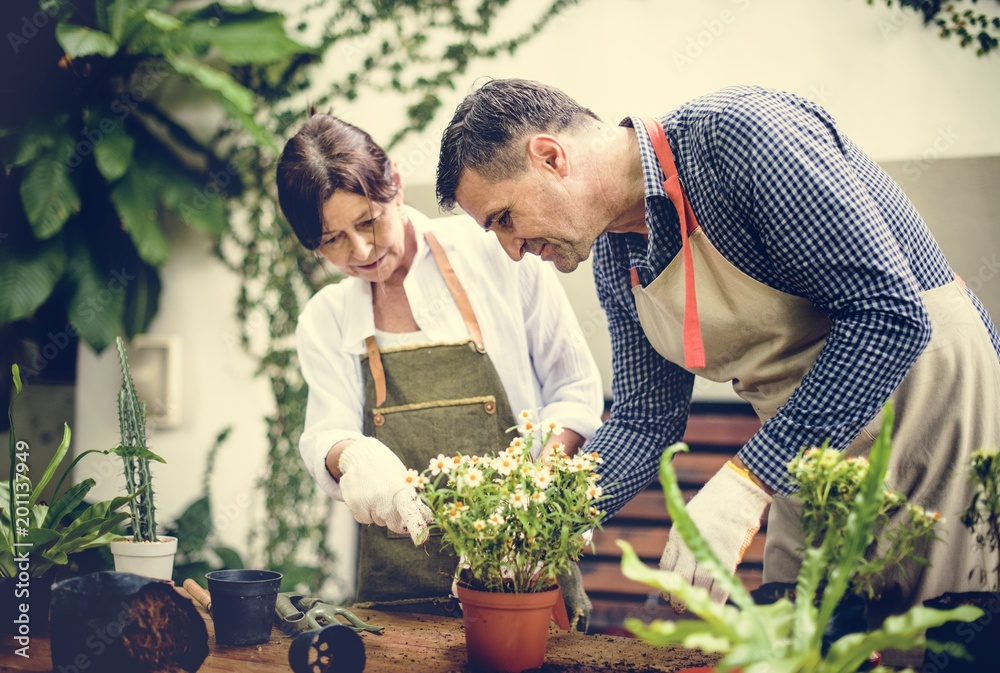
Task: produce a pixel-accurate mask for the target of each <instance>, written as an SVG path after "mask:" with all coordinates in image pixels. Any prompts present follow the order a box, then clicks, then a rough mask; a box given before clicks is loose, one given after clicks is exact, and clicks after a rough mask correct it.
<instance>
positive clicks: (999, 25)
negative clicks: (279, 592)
mask: <svg viewBox="0 0 1000 673" xmlns="http://www.w3.org/2000/svg"><path fill="white" fill-rule="evenodd" d="M867 1H868V4H869V5H871V4H874V1H875V0H867ZM895 2H896V4H898V5H899V6H900V7H907V8H909V9H911V10H913V11H914V12H917V13H918V14H920V15H921V17H922V18H923V21H924V24H925V25H928V24H929V25H934V26H937V27H938V29H939V35H940V36H941V37H942V38H944V39H957V40H958V44H959V46H961V47H963V48H965V47H968V46H970V45H973V46H975V48H976V55H977V56H984V55H985V54H987V53H989V52H991V51H993V50H994V49H997V48H998V46H1000V42H998V38H1000V2H998V1H997V0H983V3H982V5H980V4H979V0H895ZM885 4H886V5H887V6H889V7H892V6H893V0H886V2H885ZM983 5H992V6H993V11H992V13H988V12H987V11H984V10H983Z"/></svg>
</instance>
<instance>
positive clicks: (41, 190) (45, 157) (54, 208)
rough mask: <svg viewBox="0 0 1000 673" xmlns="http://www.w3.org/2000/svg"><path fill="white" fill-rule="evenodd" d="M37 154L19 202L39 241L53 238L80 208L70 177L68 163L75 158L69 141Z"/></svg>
mask: <svg viewBox="0 0 1000 673" xmlns="http://www.w3.org/2000/svg"><path fill="white" fill-rule="evenodd" d="M60 141H61V144H60V145H58V146H56V147H54V148H53V149H51V150H49V151H48V152H45V153H44V154H42V155H40V156H39V157H38V158H37V159H36V160H35V161H34V163H32V164H31V165H30V166H29V167H28V170H27V171H26V173H25V175H24V179H23V180H22V181H21V202H22V204H23V205H24V212H25V214H26V215H27V216H28V221H29V222H31V228H32V230H34V232H35V236H36V237H37V238H39V239H42V240H44V239H46V238H51V237H52V236H55V235H56V234H57V233H59V230H60V229H62V226H63V224H65V223H66V220H68V219H69V216H70V215H72V214H73V213H74V212H76V211H77V210H79V208H80V196H79V195H78V194H77V192H76V187H74V186H73V182H72V181H71V180H70V177H69V168H70V166H69V163H70V162H71V160H72V159H73V158H76V159H77V160H79V158H78V157H76V155H75V147H74V145H73V142H72V139H70V138H68V137H66V138H62V139H60Z"/></svg>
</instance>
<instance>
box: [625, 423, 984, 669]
mask: <svg viewBox="0 0 1000 673" xmlns="http://www.w3.org/2000/svg"><path fill="white" fill-rule="evenodd" d="M892 420H893V414H892V408H891V406H889V405H887V406H886V407H885V410H884V418H883V424H882V429H881V432H880V433H879V436H878V439H877V440H876V442H875V445H874V447H873V448H872V451H871V456H870V461H871V462H870V465H869V468H868V470H867V471H866V473H865V474H864V476H863V477H862V479H861V481H860V484H859V488H858V490H857V493H856V494H855V496H854V499H853V501H852V506H851V512H850V514H849V515H848V517H847V521H846V523H845V525H844V528H843V529H842V533H843V535H842V541H840V540H837V538H838V537H840V536H835V535H827V536H826V537H825V539H824V540H823V542H822V544H821V545H820V546H818V547H810V548H808V549H807V550H806V551H805V558H804V560H803V563H802V567H801V570H800V571H799V577H798V582H797V585H796V591H795V595H796V600H795V602H794V603H793V602H791V601H789V600H788V599H787V598H782V599H779V600H778V601H777V602H775V603H773V604H771V605H765V606H759V605H756V604H754V602H753V600H752V598H751V597H750V595H749V593H747V591H746V590H745V589H744V588H743V586H742V585H741V584H740V583H739V581H738V580H736V579H735V578H734V577H733V575H732V574H731V573H730V572H729V571H728V570H727V569H726V568H724V567H723V566H722V565H721V563H720V562H719V561H718V559H717V558H716V556H715V554H714V552H713V551H712V549H711V548H710V547H709V545H708V543H707V542H706V541H705V539H704V538H703V537H702V536H701V533H700V532H699V531H698V529H697V527H696V526H695V525H694V522H693V521H692V520H691V517H690V516H689V515H688V514H687V511H686V510H685V509H684V499H683V496H682V495H681V491H680V488H679V487H678V485H677V478H676V475H675V474H674V471H673V468H672V466H671V464H670V461H671V459H672V458H673V456H674V454H675V453H677V452H678V451H684V450H686V448H687V447H685V446H684V445H674V446H672V447H670V448H669V449H667V451H666V452H665V453H664V455H663V459H662V460H661V461H660V483H661V484H662V485H663V490H664V493H665V494H666V502H667V509H668V510H669V511H670V516H671V519H672V520H673V521H674V529H673V530H674V531H676V532H678V533H680V535H681V537H682V538H683V539H684V542H685V543H686V544H687V546H688V548H689V549H691V552H692V553H693V554H694V556H695V558H696V559H697V560H698V563H699V564H702V565H704V566H705V567H706V568H707V569H708V570H709V571H710V573H711V574H712V576H713V578H714V579H715V581H717V582H723V583H725V584H726V586H727V587H728V588H729V589H730V591H731V594H730V597H731V600H732V601H733V603H735V604H736V605H735V606H731V605H718V604H716V603H713V602H712V601H711V599H710V596H709V593H708V591H706V590H705V589H703V588H701V587H695V586H692V585H690V584H688V583H687V582H686V581H685V580H684V579H683V578H681V577H680V576H679V575H678V574H677V573H675V572H671V571H663V570H654V569H652V568H648V567H646V566H645V565H644V564H643V563H642V562H641V561H640V560H639V558H638V556H636V554H635V552H634V551H633V550H632V548H631V546H630V545H629V544H628V543H626V542H622V541H619V542H618V545H619V546H620V547H621V548H622V572H623V573H624V574H625V576H626V577H628V578H629V579H633V580H636V581H640V582H643V583H645V584H648V585H649V586H652V587H654V588H656V589H658V590H660V591H662V592H666V593H669V594H671V595H673V596H676V597H677V598H679V599H680V600H681V601H683V602H684V603H685V604H686V605H687V606H688V609H689V610H690V611H691V612H693V613H694V614H695V615H697V617H699V619H697V620H683V621H656V622H653V623H651V624H644V623H643V622H642V621H641V620H639V619H635V618H630V619H628V620H626V622H625V625H626V627H627V628H628V629H629V630H630V631H632V632H633V633H635V634H636V635H637V636H638V637H639V638H641V639H643V640H645V641H647V642H651V643H654V644H657V645H666V644H675V643H678V644H682V645H684V646H686V647H693V648H699V649H703V650H705V651H708V652H717V653H721V654H723V655H724V657H723V659H722V662H721V664H720V666H719V668H718V670H720V671H730V670H734V669H736V668H740V669H742V670H743V671H744V672H745V673H764V672H773V671H782V672H783V673H853V672H854V671H857V670H858V668H859V667H860V666H861V665H862V664H863V663H864V662H865V661H867V660H868V657H869V655H870V654H871V653H872V652H874V651H881V650H884V649H889V648H901V649H908V648H910V647H913V646H916V645H921V644H925V643H926V631H927V629H928V628H932V627H935V626H939V625H941V624H944V623H945V622H949V621H962V622H971V621H974V620H976V619H978V618H979V617H981V616H982V615H983V612H982V610H980V609H978V608H972V607H969V606H963V607H960V608H956V609H954V610H946V611H939V610H933V609H930V608H925V607H923V606H916V607H913V608H912V609H910V610H909V611H908V612H906V613H905V614H902V615H897V616H894V617H890V618H888V619H886V620H885V622H884V623H883V624H882V626H881V627H880V628H878V629H876V630H874V631H871V632H868V633H853V634H849V635H846V636H843V637H842V638H840V639H839V640H837V641H835V642H834V643H833V644H832V645H831V646H830V648H829V649H828V650H827V651H826V652H825V653H824V651H823V644H822V639H823V633H824V631H825V630H826V626H827V624H828V623H829V621H830V618H831V617H832V615H833V611H834V609H835V608H836V606H837V605H838V603H840V601H841V600H842V599H843V598H844V596H845V594H846V592H847V591H848V587H849V584H850V581H851V578H852V577H853V576H854V574H855V573H856V571H857V569H858V568H859V566H860V565H861V563H862V562H863V559H864V552H865V550H866V549H867V548H868V546H869V545H870V544H871V543H872V541H873V540H874V534H873V528H874V525H875V522H876V521H877V519H878V517H879V512H880V511H881V509H882V506H883V502H884V500H883V498H884V493H885V490H886V489H885V473H886V470H887V468H888V465H889V454H890V452H891V440H890V434H891V429H892ZM927 646H928V647H929V648H931V649H939V648H940V646H938V645H935V644H933V643H929V644H928V645H927Z"/></svg>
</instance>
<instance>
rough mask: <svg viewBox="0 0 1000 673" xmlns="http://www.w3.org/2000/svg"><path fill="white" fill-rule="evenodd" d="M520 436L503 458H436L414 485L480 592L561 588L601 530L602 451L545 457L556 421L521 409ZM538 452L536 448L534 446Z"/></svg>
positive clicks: (464, 577)
mask: <svg viewBox="0 0 1000 673" xmlns="http://www.w3.org/2000/svg"><path fill="white" fill-rule="evenodd" d="M521 423H522V425H521V426H520V427H519V428H518V430H519V432H520V437H516V438H514V440H513V441H512V442H511V443H510V446H509V447H508V448H507V449H505V450H504V451H501V452H500V454H499V455H489V454H488V455H484V456H460V455H456V456H445V455H444V454H438V456H437V457H436V458H434V459H432V460H431V461H430V465H429V466H428V467H427V469H426V470H424V471H423V473H418V472H417V471H416V470H410V471H409V482H410V483H411V484H412V485H413V486H414V487H415V488H416V489H417V493H418V495H419V496H420V498H421V500H423V502H424V503H425V504H426V505H427V506H428V507H429V508H430V510H431V512H433V514H434V523H433V526H432V527H433V528H436V529H438V530H440V531H441V533H442V536H443V540H444V543H445V544H446V545H447V546H449V547H450V548H452V549H453V550H454V551H455V554H456V555H457V556H458V557H459V558H460V559H461V560H462V563H463V564H464V565H465V567H466V568H467V570H465V571H463V573H462V577H461V579H462V580H463V581H464V582H466V583H467V584H468V586H470V587H472V588H474V589H478V590H481V591H496V592H506V593H531V592H535V591H546V590H548V589H551V588H552V587H553V586H555V584H556V582H557V578H558V577H559V575H560V574H562V573H563V572H564V571H566V570H567V569H568V568H569V567H570V566H571V565H572V563H573V562H574V561H576V560H578V559H579V558H580V556H581V555H582V554H583V549H584V547H585V546H586V540H585V538H584V534H585V533H586V531H589V530H593V529H594V528H599V527H600V521H601V518H602V517H603V516H604V512H603V511H601V510H600V509H598V507H597V504H598V503H599V502H600V501H601V500H602V499H603V489H602V488H601V487H600V486H598V485H597V481H598V480H599V479H600V476H599V475H598V474H597V473H596V472H594V470H596V469H597V465H598V464H599V463H600V462H601V459H600V457H598V455H597V454H596V453H590V454H580V455H576V456H573V457H570V456H567V455H566V454H565V453H563V452H562V451H561V450H559V451H554V452H553V454H552V456H551V457H550V458H548V459H546V460H542V461H539V462H534V461H532V458H531V455H532V454H531V450H532V447H533V446H534V447H543V446H545V445H546V443H547V442H548V440H549V437H550V436H551V435H552V434H553V432H554V433H556V434H558V433H559V432H561V428H559V427H558V426H557V424H553V423H547V422H537V421H533V420H532V419H531V416H530V414H529V413H528V412H521ZM536 450H537V449H536Z"/></svg>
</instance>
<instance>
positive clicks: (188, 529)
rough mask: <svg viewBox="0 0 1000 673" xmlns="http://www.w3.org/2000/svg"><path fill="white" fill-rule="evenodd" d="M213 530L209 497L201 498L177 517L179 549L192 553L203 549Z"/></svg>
mask: <svg viewBox="0 0 1000 673" xmlns="http://www.w3.org/2000/svg"><path fill="white" fill-rule="evenodd" d="M211 532H212V510H211V505H210V503H209V501H208V498H207V497H203V498H199V499H198V500H195V501H194V502H193V503H191V504H190V505H188V508H187V509H186V510H184V512H183V513H182V514H181V515H180V517H178V519H177V544H178V550H179V551H181V552H183V553H185V554H191V553H192V552H196V551H201V550H202V549H203V548H204V546H205V543H206V542H207V541H208V536H209V534H211Z"/></svg>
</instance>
